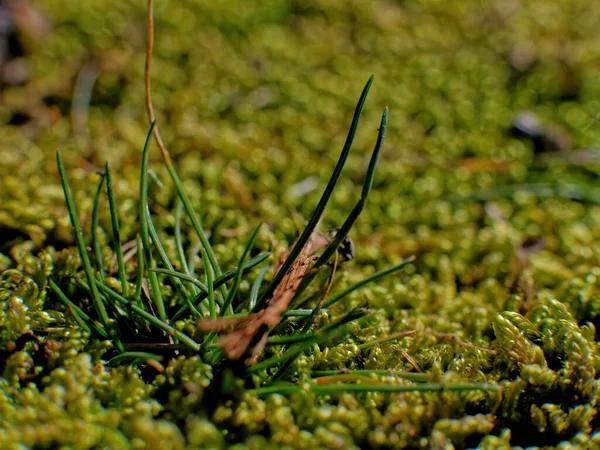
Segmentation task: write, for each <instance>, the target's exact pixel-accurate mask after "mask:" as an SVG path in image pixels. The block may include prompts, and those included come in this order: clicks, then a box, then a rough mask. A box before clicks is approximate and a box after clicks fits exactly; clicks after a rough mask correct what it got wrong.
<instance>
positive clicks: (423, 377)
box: [310, 369, 431, 383]
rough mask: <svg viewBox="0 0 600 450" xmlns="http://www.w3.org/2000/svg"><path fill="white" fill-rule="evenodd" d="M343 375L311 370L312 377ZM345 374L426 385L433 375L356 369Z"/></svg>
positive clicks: (333, 371) (339, 372) (336, 372)
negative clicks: (396, 379)
mask: <svg viewBox="0 0 600 450" xmlns="http://www.w3.org/2000/svg"><path fill="white" fill-rule="evenodd" d="M340 374H342V371H340V370H311V371H310V376H311V377H326V376H335V375H340ZM343 374H348V375H363V376H370V375H377V376H385V377H397V378H402V379H403V380H407V381H414V382H420V383H424V382H427V381H430V380H431V374H428V373H418V372H399V371H395V370H389V369H354V370H348V369H345V370H344V371H343Z"/></svg>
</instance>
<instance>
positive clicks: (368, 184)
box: [313, 106, 388, 268]
mask: <svg viewBox="0 0 600 450" xmlns="http://www.w3.org/2000/svg"><path fill="white" fill-rule="evenodd" d="M387 118H388V108H387V106H386V107H385V109H384V110H383V115H382V117H381V124H380V125H379V134H378V135H377V142H376V143H375V148H374V149H373V153H372V155H371V160H370V161H369V168H368V169H367V174H366V176H365V181H364V183H363V188H362V193H361V197H360V200H359V201H358V203H357V204H356V206H355V207H354V209H353V210H352V212H351V213H350V215H349V216H348V218H347V219H346V220H345V222H344V223H343V225H342V226H341V227H340V229H339V230H338V232H337V233H336V235H335V237H334V238H333V239H332V241H331V243H330V244H329V245H328V246H327V248H326V249H325V251H324V252H323V254H322V255H321V256H320V257H319V259H318V260H317V262H315V265H314V266H313V267H314V268H318V267H321V266H322V265H323V264H326V263H327V262H328V261H329V260H330V259H331V257H332V256H333V254H334V253H335V252H336V251H337V249H338V247H339V246H340V244H341V243H342V241H343V240H344V239H345V238H346V236H348V232H349V231H350V229H351V228H352V226H353V225H354V223H355V222H356V219H358V216H359V215H360V213H361V212H362V210H363V209H364V207H365V205H366V203H367V199H368V198H369V194H370V193H371V188H372V187H373V178H374V177H375V169H376V168H377V161H378V160H379V154H380V153H381V147H382V146H383V140H384V139H385V130H386V127H387Z"/></svg>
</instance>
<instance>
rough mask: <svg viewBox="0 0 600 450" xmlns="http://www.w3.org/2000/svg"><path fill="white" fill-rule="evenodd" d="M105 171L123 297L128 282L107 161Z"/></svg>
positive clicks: (125, 295) (126, 291)
mask: <svg viewBox="0 0 600 450" xmlns="http://www.w3.org/2000/svg"><path fill="white" fill-rule="evenodd" d="M104 170H105V173H106V191H107V193H108V204H109V208H110V220H111V223H112V230H113V241H114V243H115V253H116V255H117V267H118V268H119V279H120V280H121V289H122V292H123V297H125V298H129V283H127V274H126V273H125V263H124V262H123V250H122V245H121V232H120V227H119V217H118V215H117V202H116V201H115V195H114V193H113V190H112V180H111V176H110V167H109V165H108V163H106V165H105V166H104Z"/></svg>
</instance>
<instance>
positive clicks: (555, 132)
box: [0, 0, 600, 449]
mask: <svg viewBox="0 0 600 450" xmlns="http://www.w3.org/2000/svg"><path fill="white" fill-rule="evenodd" d="M14 3H16V2H14ZM33 6H34V8H35V10H32V11H38V12H40V13H41V14H42V15H43V16H44V17H45V18H46V19H45V20H46V25H47V26H46V27H45V26H40V24H39V23H37V22H35V21H34V20H33V19H32V18H31V17H30V16H28V17H29V19H27V20H25V19H23V20H22V22H23V23H20V24H19V28H18V30H19V31H18V34H17V36H18V39H19V42H20V45H21V46H22V49H23V54H22V55H21V56H19V58H22V59H21V60H19V61H20V62H21V63H22V65H21V66H20V67H25V68H26V69H27V74H28V75H27V77H25V79H24V80H23V83H22V84H20V85H10V84H5V85H4V86H2V94H1V95H2V100H3V102H2V106H0V122H1V123H2V124H3V126H2V133H1V136H0V161H2V163H1V164H0V168H1V171H2V173H1V179H2V183H1V184H2V190H1V192H0V232H1V239H0V270H3V271H4V273H3V274H2V275H1V283H2V284H1V285H0V302H1V309H0V344H1V345H2V362H1V363H0V364H1V370H2V378H0V418H1V419H2V420H0V447H2V448H25V447H35V448H46V447H51V448H58V447H60V448H130V447H131V448H157V449H158V448H173V449H176V448H190V449H191V448H211V447H213V448H219V447H224V446H227V445H233V444H237V446H236V447H235V448H262V449H264V448H280V447H285V446H287V447H289V448H367V447H371V448H398V447H404V446H408V447H412V448H452V446H454V447H456V448H464V447H474V446H478V445H479V446H481V448H490V449H491V448H510V447H511V446H521V447H526V446H540V447H542V446H547V447H549V448H552V447H556V448H599V447H600V435H598V434H594V430H595V429H598V428H600V422H599V419H598V417H597V409H596V403H597V398H598V384H597V381H596V369H597V367H598V365H599V364H600V361H599V359H598V353H597V342H596V341H597V340H598V334H597V331H596V328H597V327H598V326H599V314H600V206H599V200H600V189H599V187H600V185H599V184H598V183H599V179H598V175H599V173H600V171H599V169H598V166H597V165H595V164H593V162H594V160H593V157H594V155H595V152H596V151H597V150H594V148H595V147H598V143H599V142H600V121H598V114H600V56H599V53H598V49H599V48H600V39H599V37H598V36H599V35H598V33H597V30H598V27H599V26H600V9H599V8H597V7H595V6H594V3H593V2H589V1H583V0H564V1H560V2H557V1H552V0H537V1H534V0H523V1H489V2H481V1H462V2H452V3H450V2H442V1H433V0H429V1H420V2H412V1H407V2H401V1H399V2H393V1H381V2H368V1H365V2H360V1H357V2H345V1H337V0H331V1H330V0H328V1H291V0H290V1H260V2H259V1H257V2H248V1H228V2H196V1H191V0H190V1H182V2H166V1H160V0H158V1H157V3H156V6H155V21H156V23H155V26H156V43H155V52H154V66H153V72H152V83H153V95H154V103H155V105H154V106H155V110H156V112H157V116H158V117H157V119H158V122H159V123H160V125H161V131H162V134H163V138H164V139H165V141H166V144H167V146H168V148H169V149H170V151H171V153H172V155H173V157H174V160H175V163H176V165H177V167H178V169H179V171H180V174H181V176H182V178H183V180H184V182H185V186H186V188H187V189H188V192H189V193H190V196H191V197H192V200H193V202H194V206H195V207H196V210H197V212H198V214H199V215H200V216H201V218H202V221H203V223H204V226H205V228H206V229H207V230H210V234H211V236H210V238H211V241H212V243H213V244H214V246H215V251H216V253H217V254H218V256H219V258H220V260H221V261H223V262H224V264H225V263H226V264H228V265H230V266H231V265H235V264H236V261H237V260H238V258H239V255H240V254H241V252H242V248H243V245H244V241H245V239H246V237H247V236H248V235H249V234H250V233H251V231H252V230H253V228H254V227H255V226H256V225H257V224H258V223H260V222H266V223H267V224H268V226H266V227H263V229H262V231H261V234H260V236H259V244H258V245H259V246H260V247H262V248H264V249H266V248H267V247H268V246H269V245H270V244H271V243H272V244H274V245H275V250H280V249H284V248H287V247H288V245H289V244H290V243H291V242H293V240H294V238H295V230H296V227H298V226H301V224H300V223H298V221H297V220H295V219H293V217H292V214H291V211H293V210H297V211H298V212H299V213H300V215H301V216H303V217H308V216H309V215H310V213H311V211H312V208H313V207H314V205H315V203H316V201H317V200H318V196H319V194H320V192H321V190H322V186H323V185H324V183H325V181H326V179H327V177H328V176H329V173H330V172H331V169H332V167H333V165H334V164H335V160H336V158H337V155H338V153H339V150H340V148H341V146H342V143H343V139H344V137H345V132H346V130H347V127H348V124H349V120H350V116H351V112H352V108H353V107H354V102H355V100H356V98H357V95H358V93H359V92H360V88H361V86H362V83H364V81H365V80H366V79H367V78H368V76H369V75H370V74H371V73H375V74H376V77H377V79H376V84H375V85H374V88H373V90H372V92H371V95H370V97H369V100H368V103H367V106H366V108H365V113H364V119H363V122H362V126H361V129H360V130H359V134H358V135H357V138H356V141H355V145H354V150H353V152H352V153H351V155H350V158H349V161H348V165H347V169H346V170H345V172H344V176H343V177H342V179H341V181H340V185H339V188H338V190H337V191H336V192H335V193H334V197H333V200H332V202H331V204H330V207H329V209H328V214H327V216H326V220H325V223H324V224H323V228H325V229H326V228H331V227H334V226H336V225H338V226H339V225H340V222H341V220H343V218H344V217H345V216H346V215H347V214H348V212H349V210H350V209H351V208H352V207H353V206H354V203H355V202H356V200H357V198H358V196H359V193H360V186H361V183H362V176H363V174H364V172H365V169H366V165H367V164H368V154H369V149H370V148H372V142H373V139H374V136H375V133H376V131H375V130H376V128H377V126H378V123H379V114H380V112H381V110H382V108H383V106H384V105H388V106H389V108H390V121H389V126H388V134H387V139H386V143H385V145H384V148H383V152H382V155H381V160H380V166H379V169H378V172H377V175H376V179H375V185H374V187H373V192H372V193H371V197H370V199H369V203H368V206H367V208H366V210H365V212H364V213H363V215H362V216H361V218H360V220H359V221H358V223H357V224H356V226H355V228H354V230H353V232H352V238H353V240H354V242H355V245H356V249H357V252H356V253H357V257H356V259H355V260H353V261H352V262H350V263H347V264H345V265H344V267H343V269H342V270H341V271H340V274H339V277H338V279H337V281H336V283H335V284H334V286H333V288H332V293H335V292H339V291H340V290H342V289H343V288H344V287H345V286H347V285H348V284H349V283H351V282H353V281H357V280H359V279H360V278H362V277H364V276H365V275H368V274H370V273H372V272H374V271H375V270H377V269H381V268H384V267H386V266H388V265H390V264H394V263H398V262H400V261H401V260H402V259H403V258H404V257H406V256H408V255H412V254H414V255H416V256H417V259H416V261H415V262H414V263H413V264H410V265H409V266H407V268H406V269H405V271H404V272H402V273H401V274H400V275H395V276H393V277H390V278H388V279H385V280H384V281H382V282H380V283H378V284H377V285H376V286H370V287H367V288H365V289H363V290H361V291H359V292H355V293H354V294H352V295H351V296H350V297H349V298H348V299H346V300H345V303H344V304H342V305H339V306H336V307H335V308H333V309H331V310H330V311H329V312H328V314H330V315H332V316H334V317H335V316H336V315H339V314H341V313H342V312H343V311H346V310H349V309H350V308H351V307H353V306H357V305H361V304H362V305H368V307H369V308H370V309H371V310H372V312H371V314H372V317H373V318H374V320H373V321H372V322H370V324H369V325H368V326H358V325H356V326H355V328H354V329H353V330H352V333H351V335H350V336H349V337H348V338H347V339H346V340H345V341H343V342H341V343H337V345H335V346H332V347H331V348H327V347H321V348H314V349H313V350H312V351H311V352H308V353H306V354H305V355H303V356H302V357H301V358H300V359H299V360H298V361H297V362H296V365H297V368H298V371H299V373H300V377H301V379H302V377H307V376H308V375H305V374H304V375H303V373H304V372H303V370H307V369H342V368H348V369H356V368H362V369H393V370H399V371H410V370H414V367H415V366H416V365H418V366H419V367H420V368H422V369H423V370H424V371H426V372H429V373H431V379H432V380H442V381H443V382H445V383H453V382H466V381H468V382H483V381H485V382H490V383H498V384H500V385H501V386H502V389H501V390H500V391H498V392H489V393H487V392H481V391H478V392H470V393H452V392H441V393H439V392H438V393H403V394H383V393H369V394H348V393H346V394H335V395H330V396H317V395H315V394H314V393H310V392H308V391H307V392H303V393H299V394H294V395H292V396H290V397H284V396H280V395H273V396H269V397H261V398H259V397H257V396H256V395H255V394H251V393H240V394H239V395H233V396H231V397H230V398H209V399H207V398H206V397H207V396H208V395H209V394H207V393H208V392H211V391H210V385H211V383H212V379H213V371H212V368H211V367H210V366H209V365H206V364H205V363H204V362H203V361H201V360H200V358H199V357H197V356H195V357H193V356H189V357H181V358H179V359H176V360H173V361H171V363H170V364H169V365H168V367H167V369H166V373H165V374H163V375H159V376H157V377H152V378H153V379H152V381H150V382H146V381H147V379H146V378H144V377H145V376H147V374H144V373H141V372H140V371H139V370H138V369H135V368H130V367H127V366H120V367H118V368H111V367H109V366H107V365H105V364H103V363H102V359H101V356H102V352H103V351H104V350H103V349H102V348H98V347H97V346H96V348H90V346H89V345H88V344H89V343H88V341H87V337H86V336H85V335H83V334H82V332H81V330H80V329H79V328H78V326H77V324H76V323H75V322H73V321H72V319H71V315H70V313H69V311H68V310H66V309H65V308H64V307H63V306H62V305H61V304H60V303H59V302H57V300H56V298H55V296H54V295H53V294H52V293H51V292H50V291H49V290H48V287H47V279H48V278H49V277H52V278H53V279H61V277H62V278H65V277H68V276H70V275H71V274H74V273H77V272H78V271H79V270H80V269H79V259H78V257H77V253H76V250H75V248H74V241H73V237H72V234H71V230H70V226H69V222H68V217H67V214H66V209H65V206H64V200H63V197H62V191H61V188H60V181H59V179H58V176H57V170H56V167H55V165H54V162H53V161H54V159H53V158H54V152H55V151H56V149H57V148H60V149H61V150H62V151H63V154H64V156H65V159H66V161H67V166H68V168H67V169H68V171H69V177H70V179H71V183H72V186H73V188H74V192H75V197H76V202H77V205H78V207H79V212H80V216H81V217H80V220H81V222H82V224H83V226H84V227H86V229H89V220H90V213H91V207H92V199H93V195H94V191H95V189H96V184H97V182H98V176H97V175H96V174H95V169H96V167H102V166H103V164H104V161H105V160H108V161H109V162H110V164H111V167H112V168H113V178H114V180H115V181H114V184H115V186H114V188H115V190H116V193H117V196H118V199H119V205H120V210H119V215H120V219H121V231H122V235H123V236H124V240H130V239H132V238H134V237H135V236H134V233H135V225H136V223H137V211H138V210H137V208H138V207H137V198H136V196H137V195H138V191H137V183H138V175H139V164H140V152H141V144H142V142H143V140H144V136H145V134H146V131H147V127H148V123H147V119H146V115H145V107H144V87H143V71H144V50H145V39H146V21H145V20H146V18H145V14H146V10H145V6H146V5H145V2H140V1H138V2H132V1H121V0H119V1H116V0H89V1H86V2H85V4H83V3H82V2H80V1H77V0H44V1H34V2H33ZM22 17H23V18H25V16H24V15H23V16H22ZM88 95H89V96H91V97H90V99H89V104H88V102H87V101H86V100H85V98H86V96H88ZM73 98H75V99H76V101H73ZM523 110H530V111H533V112H535V113H536V114H537V116H539V118H540V120H541V121H542V123H543V126H544V127H545V129H546V130H548V131H547V135H546V139H545V140H544V139H542V141H543V142H541V143H540V142H537V144H536V142H534V141H535V140H532V139H529V138H525V137H523V136H516V135H514V133H511V123H512V121H513V118H514V117H515V115H516V114H517V113H518V112H520V111H523ZM86 117H87V119H86ZM553 146H554V147H559V148H558V150H557V149H554V148H553ZM583 150H585V152H584V153H580V152H579V151H583ZM574 155H575V156H574ZM582 157H586V158H588V160H587V161H588V162H586V163H585V164H583V165H582V164H579V163H578V161H580V160H581V158H582ZM590 158H591V159H590ZM590 161H591V162H590ZM596 161H597V159H596ZM151 167H152V169H153V170H155V171H156V173H157V176H158V178H159V179H161V180H163V181H165V183H164V186H163V187H161V186H160V185H159V184H158V183H156V182H155V183H153V184H151V185H150V191H151V198H152V199H153V202H154V203H153V208H154V211H155V212H156V213H157V217H156V218H155V221H156V224H157V226H158V228H159V232H160V233H161V235H164V236H165V242H167V243H171V248H168V250H169V251H171V252H174V248H173V245H172V240H171V239H170V238H169V237H168V236H171V235H172V228H173V218H172V215H171V211H172V210H173V203H174V190H173V188H172V186H171V185H170V183H168V182H166V180H167V176H166V172H165V171H164V169H162V165H161V161H160V158H159V155H158V152H155V151H153V152H152V154H151ZM300 182H303V184H302V185H299V184H298V183H300ZM303 186H304V187H305V186H309V187H310V186H312V189H308V192H303V189H302V187H303ZM100 224H101V227H102V228H103V229H104V230H109V229H110V219H109V216H108V214H107V212H106V211H103V212H102V215H101V218H100ZM185 231H186V233H188V235H187V236H186V239H187V242H191V241H192V233H191V231H190V230H188V229H186V230H185ZM103 239H104V240H105V242H107V243H110V239H109V236H108V234H106V233H105V234H103ZM105 257H106V259H107V260H109V259H110V258H111V252H110V249H109V247H108V246H107V247H106V251H105ZM132 270H135V269H132ZM115 276H116V275H115ZM241 290H242V293H243V292H248V291H249V290H250V285H249V284H248V283H247V282H245V283H242V286H241ZM82 301H83V299H82ZM324 320H327V319H326V318H325V319H324ZM404 330H416V333H415V334H414V335H412V336H409V337H405V338H402V339H398V340H395V341H391V342H383V343H377V344H374V345H368V346H364V345H361V344H365V343H368V342H370V341H372V340H374V339H378V338H383V337H386V336H390V335H393V334H394V333H397V332H401V331H404ZM30 332H31V333H33V335H34V336H37V337H38V338H40V342H35V341H34V340H33V339H32V338H30V335H29V334H28V333H30ZM406 355H409V356H410V357H411V358H412V359H414V362H415V363H416V364H414V363H413V364H411V362H410V361H409V359H407V358H406ZM211 395H212V394H211ZM19 444H21V447H19ZM10 445H13V447H10ZM61 446H62V447H61Z"/></svg>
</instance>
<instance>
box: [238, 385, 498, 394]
mask: <svg viewBox="0 0 600 450" xmlns="http://www.w3.org/2000/svg"><path fill="white" fill-rule="evenodd" d="M500 388H501V386H499V385H497V384H490V383H447V384H446V383H421V384H415V385H402V384H363V383H351V384H311V385H310V391H311V392H313V393H315V394H317V395H331V394H337V393H344V392H355V393H370V392H390V393H400V392H469V391H497V390H499V389H500ZM303 390H304V387H303V386H299V385H297V384H288V383H285V384H281V385H274V386H265V387H262V388H258V389H251V390H250V392H253V393H255V394H256V395H259V396H263V395H271V394H280V395H291V394H296V393H298V392H302V391H303Z"/></svg>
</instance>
